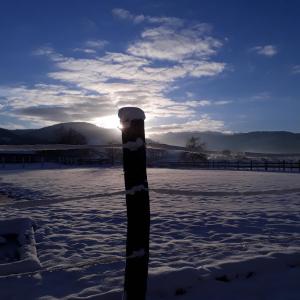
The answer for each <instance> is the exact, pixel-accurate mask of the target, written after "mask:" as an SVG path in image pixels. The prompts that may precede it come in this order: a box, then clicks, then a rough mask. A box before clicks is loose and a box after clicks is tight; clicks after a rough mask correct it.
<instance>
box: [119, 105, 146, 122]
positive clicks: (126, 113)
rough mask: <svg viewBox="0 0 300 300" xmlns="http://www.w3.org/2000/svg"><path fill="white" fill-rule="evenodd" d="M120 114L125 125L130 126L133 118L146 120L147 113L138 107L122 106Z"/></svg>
mask: <svg viewBox="0 0 300 300" xmlns="http://www.w3.org/2000/svg"><path fill="white" fill-rule="evenodd" d="M118 116H119V118H120V120H121V123H122V124H123V125H127V126H130V123H131V121H132V120H145V119H146V116H145V113H144V112H143V111H142V110H141V109H140V108H138V107H122V108H121V109H119V113H118Z"/></svg>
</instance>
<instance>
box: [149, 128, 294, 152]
mask: <svg viewBox="0 0 300 300" xmlns="http://www.w3.org/2000/svg"><path fill="white" fill-rule="evenodd" d="M192 136H194V137H198V138H200V140H201V142H204V143H205V144H206V147H207V149H208V150H218V151H222V150H231V151H237V152H246V151H247V152H262V153H300V133H292V132H287V131H257V132H248V133H233V134H226V133H221V132H209V131H206V132H199V131H195V132H169V133H166V134H155V135H154V134H153V135H151V139H152V140H155V141H157V142H160V143H164V144H171V145H177V146H184V145H185V144H186V142H187V140H188V139H189V138H191V137H192Z"/></svg>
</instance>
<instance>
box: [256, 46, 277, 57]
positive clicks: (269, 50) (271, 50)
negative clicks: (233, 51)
mask: <svg viewBox="0 0 300 300" xmlns="http://www.w3.org/2000/svg"><path fill="white" fill-rule="evenodd" d="M250 50H251V51H254V52H256V53H257V54H259V55H264V56H266V57H273V56H274V55H276V54H277V53H278V49H277V47H276V46H274V45H265V46H256V47H253V48H251V49H250Z"/></svg>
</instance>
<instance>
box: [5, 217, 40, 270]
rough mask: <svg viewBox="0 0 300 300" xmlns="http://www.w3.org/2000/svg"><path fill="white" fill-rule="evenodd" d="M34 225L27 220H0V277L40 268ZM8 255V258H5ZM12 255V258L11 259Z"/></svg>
mask: <svg viewBox="0 0 300 300" xmlns="http://www.w3.org/2000/svg"><path fill="white" fill-rule="evenodd" d="M35 228H36V225H35V223H34V222H33V221H32V220H31V219H29V218H19V219H10V220H0V258H2V260H3V261H4V263H1V260H0V276H3V275H10V274H18V273H24V272H32V271H37V270H39V269H40V268H41V264H40V261H39V259H38V257H37V251H36V247H35V238H34V230H35ZM7 253H9V256H10V257H6V256H7ZM12 254H13V257H11V256H12Z"/></svg>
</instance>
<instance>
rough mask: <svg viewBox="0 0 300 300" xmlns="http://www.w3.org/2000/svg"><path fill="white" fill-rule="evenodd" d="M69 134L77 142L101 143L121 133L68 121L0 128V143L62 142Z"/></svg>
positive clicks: (118, 137)
mask: <svg viewBox="0 0 300 300" xmlns="http://www.w3.org/2000/svg"><path fill="white" fill-rule="evenodd" d="M70 135H73V136H75V135H76V137H77V139H76V140H77V141H79V142H78V144H85V143H86V144H89V145H101V144H108V143H110V142H115V143H120V141H121V134H120V132H119V131H118V130H117V129H106V128H100V127H98V126H96V125H93V124H90V123H85V122H70V123H61V124H56V125H53V126H48V127H43V128H40V129H16V130H8V129H2V128H0V144H2V145H4V144H6V145H20V144H62V143H66V141H67V140H69V139H68V137H70ZM78 137H81V138H80V139H78ZM80 141H81V142H80ZM75 143H76V142H75Z"/></svg>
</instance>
